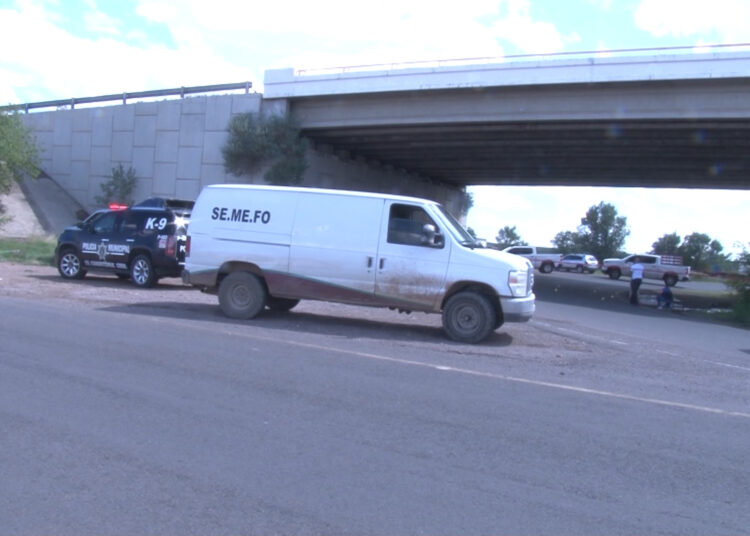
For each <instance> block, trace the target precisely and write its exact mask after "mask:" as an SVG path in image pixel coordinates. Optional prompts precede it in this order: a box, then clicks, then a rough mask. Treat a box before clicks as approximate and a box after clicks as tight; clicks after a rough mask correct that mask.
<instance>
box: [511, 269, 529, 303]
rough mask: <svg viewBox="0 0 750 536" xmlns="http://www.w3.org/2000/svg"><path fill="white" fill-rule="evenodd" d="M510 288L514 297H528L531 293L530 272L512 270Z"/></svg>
mask: <svg viewBox="0 0 750 536" xmlns="http://www.w3.org/2000/svg"><path fill="white" fill-rule="evenodd" d="M508 287H510V293H511V294H512V295H513V296H516V297H522V296H526V295H527V294H528V293H529V271H528V270H511V271H510V272H509V273H508Z"/></svg>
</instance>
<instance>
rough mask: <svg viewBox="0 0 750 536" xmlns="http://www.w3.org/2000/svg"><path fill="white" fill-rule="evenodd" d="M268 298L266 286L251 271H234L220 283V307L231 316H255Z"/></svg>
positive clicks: (244, 318)
mask: <svg viewBox="0 0 750 536" xmlns="http://www.w3.org/2000/svg"><path fill="white" fill-rule="evenodd" d="M266 300H267V294H266V288H265V287H264V286H263V283H261V281H260V279H258V278H257V277H256V276H254V275H253V274H251V273H250V272H232V273H231V274H229V275H228V276H226V277H225V278H224V279H222V280H221V283H220V284H219V307H220V308H221V311H222V312H223V313H224V314H225V315H226V316H228V317H229V318H240V319H243V320H247V319H250V318H255V317H256V316H258V313H260V312H261V311H262V310H263V308H264V307H265V306H266Z"/></svg>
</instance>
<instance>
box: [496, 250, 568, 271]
mask: <svg viewBox="0 0 750 536" xmlns="http://www.w3.org/2000/svg"><path fill="white" fill-rule="evenodd" d="M503 251H504V252H505V253H512V254H513V255H520V256H521V257H526V258H527V259H529V260H530V261H531V264H532V265H533V266H534V268H536V269H537V270H539V271H540V272H542V273H543V274H549V273H550V272H552V270H554V269H555V268H556V267H557V265H558V264H560V261H561V260H562V255H561V254H560V253H542V248H536V247H534V246H510V247H507V248H505V249H504V250H503Z"/></svg>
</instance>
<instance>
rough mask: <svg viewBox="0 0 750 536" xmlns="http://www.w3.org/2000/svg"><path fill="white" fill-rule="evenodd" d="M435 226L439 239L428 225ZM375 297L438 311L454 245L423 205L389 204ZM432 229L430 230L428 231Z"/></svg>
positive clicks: (384, 212) (384, 213) (382, 232)
mask: <svg viewBox="0 0 750 536" xmlns="http://www.w3.org/2000/svg"><path fill="white" fill-rule="evenodd" d="M426 225H427V226H430V225H431V226H432V228H433V229H434V230H435V231H436V232H437V236H438V238H437V239H436V238H435V237H434V236H432V235H431V233H430V232H425V229H426V228H425V226H426ZM382 226H383V227H382V228H381V232H380V247H379V248H378V259H377V274H376V276H375V295H376V296H377V297H379V298H381V299H382V298H385V299H386V301H389V302H393V303H399V304H402V305H403V306H404V307H405V308H408V307H413V308H415V309H427V310H434V309H435V308H436V307H437V306H438V304H437V301H438V299H439V297H440V296H442V295H443V292H444V289H445V278H446V274H447V271H448V261H449V260H450V248H451V242H450V240H449V239H448V238H447V237H446V236H445V229H441V228H440V227H439V226H438V225H437V223H436V221H435V220H434V219H433V218H432V217H431V216H430V215H429V214H428V213H427V212H426V211H425V209H424V207H422V206H420V205H412V204H409V203H404V202H401V201H386V203H385V206H384V208H383V217H382ZM427 229H429V228H427Z"/></svg>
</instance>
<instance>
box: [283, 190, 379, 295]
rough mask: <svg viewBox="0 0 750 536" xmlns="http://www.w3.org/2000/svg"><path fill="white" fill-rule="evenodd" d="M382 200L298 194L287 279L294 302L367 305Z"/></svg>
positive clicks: (373, 276) (372, 291)
mask: <svg viewBox="0 0 750 536" xmlns="http://www.w3.org/2000/svg"><path fill="white" fill-rule="evenodd" d="M382 210H383V199H378V198H374V197H357V196H345V195H332V194H320V193H302V194H300V199H299V203H298V206H297V212H296V215H295V221H294V230H293V232H292V244H291V250H290V257H289V275H290V276H292V277H294V278H295V279H296V281H295V291H294V294H295V295H296V296H298V297H300V298H310V299H320V300H330V301H341V302H347V303H371V301H372V298H373V293H374V290H375V256H376V254H377V249H378V233H379V230H380V215H381V213H382Z"/></svg>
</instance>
